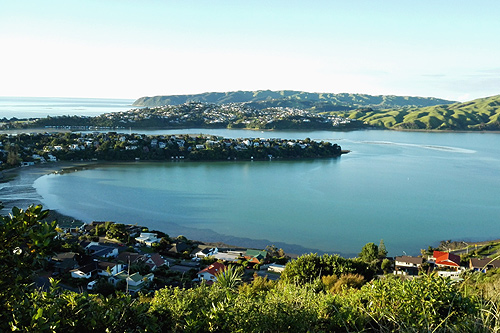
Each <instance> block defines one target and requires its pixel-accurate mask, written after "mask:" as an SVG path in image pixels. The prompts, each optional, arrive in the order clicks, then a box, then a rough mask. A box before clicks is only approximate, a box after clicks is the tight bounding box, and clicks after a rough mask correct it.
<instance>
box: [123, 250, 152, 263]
mask: <svg viewBox="0 0 500 333" xmlns="http://www.w3.org/2000/svg"><path fill="white" fill-rule="evenodd" d="M145 260H146V258H145V257H144V256H143V255H142V254H139V253H133V252H127V251H125V252H122V253H120V254H119V255H118V256H117V257H116V261H118V262H121V263H124V264H125V265H129V264H131V265H133V264H137V263H139V262H142V261H145Z"/></svg>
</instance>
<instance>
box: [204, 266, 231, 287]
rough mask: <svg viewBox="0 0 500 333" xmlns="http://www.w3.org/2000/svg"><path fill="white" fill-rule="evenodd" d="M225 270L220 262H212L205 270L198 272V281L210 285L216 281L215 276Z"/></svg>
mask: <svg viewBox="0 0 500 333" xmlns="http://www.w3.org/2000/svg"><path fill="white" fill-rule="evenodd" d="M225 269H226V266H224V264H221V263H220V262H214V263H213V264H211V265H210V266H208V267H207V268H205V269H202V270H201V271H199V272H198V279H200V281H201V280H205V281H206V282H207V283H208V284H212V283H214V282H215V281H217V275H218V274H220V273H221V272H223V271H224V270H225Z"/></svg>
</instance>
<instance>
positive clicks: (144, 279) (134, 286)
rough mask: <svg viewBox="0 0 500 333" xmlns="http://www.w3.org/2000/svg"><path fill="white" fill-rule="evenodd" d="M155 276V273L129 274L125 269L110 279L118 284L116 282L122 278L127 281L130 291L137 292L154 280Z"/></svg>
mask: <svg viewBox="0 0 500 333" xmlns="http://www.w3.org/2000/svg"><path fill="white" fill-rule="evenodd" d="M153 278H154V274H153V273H149V274H146V275H144V276H142V275H141V274H139V273H134V274H132V275H128V274H127V273H126V272H125V271H121V272H120V273H118V274H116V275H114V276H112V277H110V278H109V279H108V281H109V282H110V283H112V284H114V285H115V286H116V284H117V283H118V282H119V281H120V280H125V282H126V283H127V290H128V291H129V292H132V293H135V292H138V291H139V290H141V289H142V288H144V287H145V286H146V284H147V283H149V282H151V281H153Z"/></svg>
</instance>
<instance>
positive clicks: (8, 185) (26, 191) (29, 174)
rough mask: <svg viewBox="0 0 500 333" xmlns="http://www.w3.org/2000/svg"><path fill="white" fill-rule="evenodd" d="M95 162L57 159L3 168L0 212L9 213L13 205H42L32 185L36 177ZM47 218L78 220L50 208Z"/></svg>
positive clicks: (23, 206) (24, 206)
mask: <svg viewBox="0 0 500 333" xmlns="http://www.w3.org/2000/svg"><path fill="white" fill-rule="evenodd" d="M96 164H97V163H96V162H92V161H88V162H67V161H58V162H50V163H45V164H37V165H33V166H28V167H18V168H14V169H8V170H3V171H2V175H3V178H2V179H1V181H0V195H1V197H0V198H1V202H2V204H3V206H4V208H3V209H1V210H0V214H2V215H6V214H9V213H10V212H11V211H12V208H13V207H18V208H22V209H26V208H28V207H29V206H30V205H43V204H42V201H41V200H42V198H41V197H40V195H39V194H38V193H37V192H36V189H35V188H34V187H33V183H34V182H35V180H37V179H38V178H40V177H42V176H44V175H47V174H50V173H54V172H64V170H66V169H75V168H77V169H79V168H84V167H88V166H92V165H96ZM44 209H47V208H44ZM49 218H50V219H52V220H57V221H80V220H79V219H76V218H74V217H72V216H67V215H64V214H61V213H59V212H58V211H56V210H52V209H49V216H48V218H47V219H49Z"/></svg>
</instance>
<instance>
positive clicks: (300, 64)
mask: <svg viewBox="0 0 500 333" xmlns="http://www.w3.org/2000/svg"><path fill="white" fill-rule="evenodd" d="M498 13H500V1H498V0H492V1H483V0H476V1H466V0H439V1H436V0H432V1H431V0H420V1H410V0H394V1H392V0H380V1H373V0H369V1H359V0H344V1H337V0H325V1H323V0H316V1H296V0H274V1H273V0H266V1H261V0H252V1H249V0H246V1H238V0H231V1H217V0H213V1H205V0H198V1H193V0H179V1H169V0H141V1H138V0H105V1H103V0H81V1H76V0H44V1H39V0H22V1H13V0H0V46H1V48H0V96H20V97H24V96H33V97H93V98H129V99H136V98H139V97H142V96H155V95H174V94H195V93H203V92H213V91H217V92H224V91H237V90H265V89H270V90H300V91H307V92H326V93H363V94H370V95H402V96H423V97H438V98H445V99H450V100H458V101H468V100H472V99H475V98H481V97H487V96H492V95H498V94H500V43H498V41H499V38H500V37H499V36H500V19H499V16H498Z"/></svg>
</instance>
